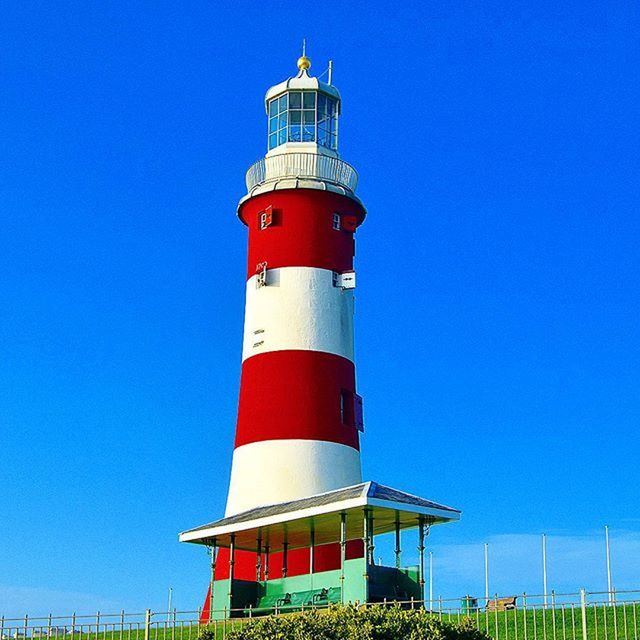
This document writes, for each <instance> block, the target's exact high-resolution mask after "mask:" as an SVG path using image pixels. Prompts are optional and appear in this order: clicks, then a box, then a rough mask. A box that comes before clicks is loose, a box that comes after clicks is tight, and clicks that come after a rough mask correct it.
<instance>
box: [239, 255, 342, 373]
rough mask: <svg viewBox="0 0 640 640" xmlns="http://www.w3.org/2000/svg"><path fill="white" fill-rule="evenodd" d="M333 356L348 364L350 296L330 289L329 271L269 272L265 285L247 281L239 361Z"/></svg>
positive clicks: (297, 269)
mask: <svg viewBox="0 0 640 640" xmlns="http://www.w3.org/2000/svg"><path fill="white" fill-rule="evenodd" d="M285 349H298V350H305V351H324V352H327V353H334V354H336V355H339V356H342V357H344V358H347V359H348V360H351V361H352V362H353V291H352V290H343V289H341V288H340V287H334V286H333V272H332V271H329V270H328V269H317V268H313V267H282V268H280V269H268V271H267V285H266V286H263V287H260V288H256V276H253V277H252V278H250V279H249V280H248V282H247V299H246V309H245V324H244V344H243V349H242V360H243V361H244V360H246V359H247V358H250V357H251V356H254V355H257V354H259V353H266V352H269V351H282V350H285Z"/></svg>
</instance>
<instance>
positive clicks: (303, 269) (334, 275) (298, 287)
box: [226, 183, 365, 516]
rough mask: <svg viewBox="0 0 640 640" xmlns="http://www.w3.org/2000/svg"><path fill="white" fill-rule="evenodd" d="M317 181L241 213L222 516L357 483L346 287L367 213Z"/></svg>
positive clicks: (254, 202) (253, 200) (247, 203)
mask: <svg viewBox="0 0 640 640" xmlns="http://www.w3.org/2000/svg"><path fill="white" fill-rule="evenodd" d="M321 185H322V183H318V188H313V187H311V188H309V187H308V186H307V187H299V188H286V189H276V190H271V191H267V192H263V193H259V194H258V195H254V196H252V197H249V198H247V199H245V200H244V201H243V202H242V203H241V205H240V208H239V212H238V215H239V217H240V219H241V220H242V222H244V223H245V224H246V225H247V227H248V230H249V250H248V271H247V285H246V312H245V326H244V343H243V353H242V376H241V383H240V400H239V407H238V422H237V428H236V439H235V449H234V453H233V463H232V470H231V482H230V488H229V496H228V500H227V508H226V515H227V516H228V515H233V514H235V513H239V512H242V511H246V510H248V509H251V508H254V507H257V506H262V505H266V504H274V503H278V502H285V501H289V500H294V499H296V498H301V497H306V496H310V495H314V494H317V493H322V492H324V491H330V490H333V489H338V488H341V487H346V486H350V485H353V484H357V483H359V482H361V470H360V451H359V428H360V427H361V404H360V398H359V396H358V395H357V394H356V376H355V364H354V347H353V313H354V306H353V305H354V300H353V293H354V292H353V289H352V288H350V287H351V285H350V284H348V281H350V280H352V277H353V276H352V274H353V257H354V246H355V243H354V231H355V229H356V228H357V226H358V225H359V224H360V223H361V222H362V220H363V219H364V216H365V211H364V208H363V207H362V205H361V204H360V202H359V201H358V200H357V199H356V198H355V197H350V196H349V195H345V194H343V193H339V192H337V191H331V190H324V189H323V188H322V187H321Z"/></svg>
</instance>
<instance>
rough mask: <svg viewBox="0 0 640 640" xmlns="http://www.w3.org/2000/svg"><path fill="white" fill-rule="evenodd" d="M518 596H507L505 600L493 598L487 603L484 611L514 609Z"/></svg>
mask: <svg viewBox="0 0 640 640" xmlns="http://www.w3.org/2000/svg"><path fill="white" fill-rule="evenodd" d="M517 598H518V596H509V597H507V598H494V599H493V600H489V602H487V606H486V608H485V609H486V611H508V610H511V609H515V608H516V600H517Z"/></svg>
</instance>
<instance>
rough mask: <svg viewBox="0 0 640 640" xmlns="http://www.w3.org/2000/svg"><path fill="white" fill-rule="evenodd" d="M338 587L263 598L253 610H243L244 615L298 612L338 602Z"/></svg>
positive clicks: (339, 595) (339, 594) (339, 598)
mask: <svg viewBox="0 0 640 640" xmlns="http://www.w3.org/2000/svg"><path fill="white" fill-rule="evenodd" d="M340 600H341V589H340V587H330V588H328V589H327V588H322V589H311V590H309V591H294V592H292V593H285V594H284V595H276V596H263V597H262V598H260V599H259V600H258V604H257V605H256V606H255V608H251V609H250V608H248V607H247V608H245V609H244V614H245V615H249V614H251V615H265V614H269V613H272V612H274V611H278V612H287V611H300V610H301V609H304V607H308V606H316V607H321V606H325V605H328V604H333V603H337V602H340Z"/></svg>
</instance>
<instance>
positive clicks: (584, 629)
mask: <svg viewBox="0 0 640 640" xmlns="http://www.w3.org/2000/svg"><path fill="white" fill-rule="evenodd" d="M580 611H581V613H582V640H587V594H586V591H585V590H584V589H580Z"/></svg>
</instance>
